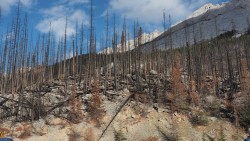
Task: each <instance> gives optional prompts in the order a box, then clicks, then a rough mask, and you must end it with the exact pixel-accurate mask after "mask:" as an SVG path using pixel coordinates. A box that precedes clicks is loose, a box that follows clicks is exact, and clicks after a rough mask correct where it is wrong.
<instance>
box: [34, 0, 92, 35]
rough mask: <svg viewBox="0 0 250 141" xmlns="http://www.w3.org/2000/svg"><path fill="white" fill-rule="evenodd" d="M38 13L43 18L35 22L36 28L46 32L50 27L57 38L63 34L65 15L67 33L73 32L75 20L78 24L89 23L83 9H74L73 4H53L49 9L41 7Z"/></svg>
mask: <svg viewBox="0 0 250 141" xmlns="http://www.w3.org/2000/svg"><path fill="white" fill-rule="evenodd" d="M40 13H41V14H42V16H43V19H42V20H41V21H40V22H39V23H38V24H37V26H36V29H38V30H39V31H40V32H42V33H48V32H49V31H50V28H51V29H52V30H53V32H54V34H55V36H56V38H57V39H58V38H60V37H62V36H63V35H64V29H65V24H66V17H67V35H72V34H73V33H75V26H76V23H77V22H78V23H79V25H80V24H81V23H82V22H83V24H84V25H88V24H89V22H88V21H89V20H88V19H89V18H88V16H87V14H86V13H85V11H83V10H80V9H74V7H73V6H69V5H65V4H62V5H58V6H54V7H51V8H49V9H42V10H41V11H40ZM50 25H51V27H50Z"/></svg>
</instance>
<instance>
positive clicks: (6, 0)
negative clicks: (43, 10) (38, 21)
mask: <svg viewBox="0 0 250 141" xmlns="http://www.w3.org/2000/svg"><path fill="white" fill-rule="evenodd" d="M35 1H36V0H20V3H21V5H22V6H24V7H25V8H29V7H31V6H32V4H33V3H34V2H35ZM18 2H19V0H0V8H1V10H2V13H3V14H4V15H7V14H9V12H10V9H11V8H12V7H13V6H15V5H17V4H18Z"/></svg>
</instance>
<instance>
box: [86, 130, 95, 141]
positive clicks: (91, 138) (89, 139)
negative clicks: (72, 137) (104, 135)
mask: <svg viewBox="0 0 250 141" xmlns="http://www.w3.org/2000/svg"><path fill="white" fill-rule="evenodd" d="M96 140H97V138H96V135H95V134H94V131H93V129H92V128H90V127H89V128H88V129H87V130H86V131H85V134H84V141H96Z"/></svg>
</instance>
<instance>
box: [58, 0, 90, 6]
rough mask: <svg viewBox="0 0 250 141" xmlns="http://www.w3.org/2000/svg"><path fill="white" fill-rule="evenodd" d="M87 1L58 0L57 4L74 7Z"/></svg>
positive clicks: (87, 0)
mask: <svg viewBox="0 0 250 141" xmlns="http://www.w3.org/2000/svg"><path fill="white" fill-rule="evenodd" d="M88 2H89V0H59V1H58V2H57V4H67V5H76V4H85V3H88Z"/></svg>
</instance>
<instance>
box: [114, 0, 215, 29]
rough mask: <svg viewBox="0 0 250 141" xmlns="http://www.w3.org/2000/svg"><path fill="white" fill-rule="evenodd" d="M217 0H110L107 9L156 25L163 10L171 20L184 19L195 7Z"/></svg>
mask: <svg viewBox="0 0 250 141" xmlns="http://www.w3.org/2000/svg"><path fill="white" fill-rule="evenodd" d="M218 1H219V0H110V2H109V9H111V11H113V12H114V13H118V14H120V15H122V16H126V17H127V18H128V19H130V20H137V19H138V20H139V21H140V22H143V23H147V24H151V25H158V26H159V24H162V21H163V10H165V13H166V14H167V15H171V17H172V22H177V21H180V20H183V19H185V18H186V17H187V16H189V15H190V14H192V12H193V11H195V10H196V9H197V8H199V7H201V6H202V5H204V4H205V3H208V2H218Z"/></svg>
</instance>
